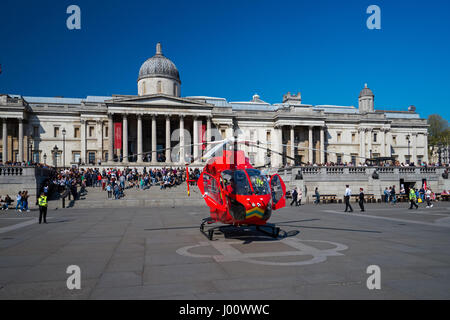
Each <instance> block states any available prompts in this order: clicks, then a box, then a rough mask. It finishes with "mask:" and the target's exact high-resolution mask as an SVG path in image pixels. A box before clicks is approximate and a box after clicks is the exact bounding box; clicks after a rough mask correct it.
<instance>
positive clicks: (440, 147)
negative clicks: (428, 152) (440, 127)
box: [437, 142, 442, 167]
mask: <svg viewBox="0 0 450 320" xmlns="http://www.w3.org/2000/svg"><path fill="white" fill-rule="evenodd" d="M437 153H438V155H439V161H438V165H439V167H440V166H441V163H442V143H440V142H439V143H438V151H437Z"/></svg>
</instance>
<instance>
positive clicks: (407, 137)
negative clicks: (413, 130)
mask: <svg viewBox="0 0 450 320" xmlns="http://www.w3.org/2000/svg"><path fill="white" fill-rule="evenodd" d="M406 140H408V164H409V163H410V162H411V160H410V159H411V156H410V154H409V144H410V142H411V141H410V140H409V134H408V135H407V136H406Z"/></svg>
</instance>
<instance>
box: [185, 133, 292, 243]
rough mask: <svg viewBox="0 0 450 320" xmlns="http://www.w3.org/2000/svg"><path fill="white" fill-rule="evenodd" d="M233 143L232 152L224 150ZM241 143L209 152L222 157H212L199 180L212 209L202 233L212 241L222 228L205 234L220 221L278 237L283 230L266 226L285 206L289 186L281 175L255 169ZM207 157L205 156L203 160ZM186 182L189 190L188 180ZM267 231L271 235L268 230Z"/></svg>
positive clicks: (220, 146)
mask: <svg viewBox="0 0 450 320" xmlns="http://www.w3.org/2000/svg"><path fill="white" fill-rule="evenodd" d="M230 142H234V143H233V144H234V148H233V150H223V149H224V146H225V145H227V144H230ZM238 143H242V142H238V141H237V140H234V141H233V140H226V141H225V142H224V143H223V144H220V145H218V146H216V147H215V148H213V149H212V150H211V151H210V152H209V154H212V155H215V153H217V151H219V150H220V151H222V152H221V153H222V154H220V155H218V156H210V158H209V160H208V161H207V163H206V165H205V167H204V169H203V172H202V174H201V175H200V177H199V178H198V180H197V185H198V188H199V190H200V192H201V194H202V196H203V199H204V200H205V202H206V204H207V205H208V207H209V208H210V217H208V218H205V219H203V221H202V224H201V225H200V231H201V232H202V233H203V234H205V235H206V236H207V237H208V239H209V240H212V239H213V235H214V231H215V230H217V229H219V228H222V227H223V226H217V227H213V228H209V229H208V233H207V234H206V232H205V225H206V224H208V225H210V224H213V223H217V222H220V223H223V224H225V225H231V226H235V227H241V226H244V227H249V226H255V227H256V229H257V230H259V231H261V232H263V233H266V234H269V235H270V236H272V237H274V238H277V237H278V235H279V232H280V228H278V227H275V226H274V225H270V224H267V221H268V220H269V219H270V217H271V215H272V211H273V210H278V209H281V208H283V207H285V206H286V186H285V184H284V182H283V180H282V179H281V177H280V176H279V175H278V174H274V175H272V176H271V177H266V176H265V175H264V174H262V173H261V171H259V170H257V169H255V168H254V167H253V166H252V165H251V164H250V161H249V159H248V158H247V157H245V154H244V151H242V150H237V144H238ZM244 143H245V144H246V145H249V144H250V143H249V142H244ZM219 153H220V152H219ZM207 157H208V156H207V155H205V157H204V158H207ZM187 172H189V171H188V170H187ZM187 180H188V188H189V177H187ZM188 190H189V189H188ZM188 192H189V191H188ZM263 227H264V228H263ZM267 228H268V229H270V230H271V232H268V231H266V230H265V229H267Z"/></svg>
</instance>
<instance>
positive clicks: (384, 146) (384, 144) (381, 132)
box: [380, 128, 386, 157]
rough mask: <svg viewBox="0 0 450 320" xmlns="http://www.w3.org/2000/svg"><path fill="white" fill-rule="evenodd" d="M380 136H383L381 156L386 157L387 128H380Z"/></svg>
mask: <svg viewBox="0 0 450 320" xmlns="http://www.w3.org/2000/svg"><path fill="white" fill-rule="evenodd" d="M380 136H381V137H380V138H381V147H380V156H381V157H385V154H386V130H385V129H384V128H381V130H380Z"/></svg>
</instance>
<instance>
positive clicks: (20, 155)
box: [17, 119, 23, 162]
mask: <svg viewBox="0 0 450 320" xmlns="http://www.w3.org/2000/svg"><path fill="white" fill-rule="evenodd" d="M17 160H18V162H22V161H23V120H22V119H19V154H18V157H17Z"/></svg>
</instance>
